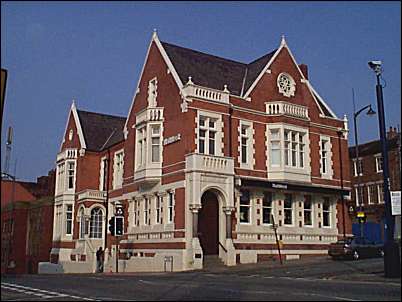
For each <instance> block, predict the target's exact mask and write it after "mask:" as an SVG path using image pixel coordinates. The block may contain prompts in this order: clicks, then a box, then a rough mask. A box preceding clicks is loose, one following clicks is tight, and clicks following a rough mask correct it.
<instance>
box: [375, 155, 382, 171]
mask: <svg viewBox="0 0 402 302" xmlns="http://www.w3.org/2000/svg"><path fill="white" fill-rule="evenodd" d="M375 168H376V172H377V173H380V172H382V155H377V156H376V157H375Z"/></svg>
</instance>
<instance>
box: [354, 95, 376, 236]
mask: <svg viewBox="0 0 402 302" xmlns="http://www.w3.org/2000/svg"><path fill="white" fill-rule="evenodd" d="M366 109H368V110H367V112H366V114H367V115H369V116H371V115H374V114H375V111H374V110H373V109H372V108H371V104H369V105H366V106H364V107H363V108H361V109H360V110H359V111H357V112H353V125H354V129H355V156H356V173H357V185H356V188H357V191H356V199H357V200H359V205H358V206H359V207H358V208H359V211H362V210H363V206H362V205H363V198H362V197H363V196H360V174H361V166H360V159H359V143H358V138H357V116H358V115H359V114H360V113H362V112H363V111H364V110H366ZM353 110H355V108H354V93H353ZM360 199H362V200H360ZM359 223H360V237H363V224H362V223H361V221H360V220H359Z"/></svg>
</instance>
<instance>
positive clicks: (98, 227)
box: [89, 207, 103, 239]
mask: <svg viewBox="0 0 402 302" xmlns="http://www.w3.org/2000/svg"><path fill="white" fill-rule="evenodd" d="M102 230H103V212H102V209H101V208H99V207H97V208H94V209H92V211H91V220H90V223H89V238H92V239H100V238H102V233H103V232H102Z"/></svg>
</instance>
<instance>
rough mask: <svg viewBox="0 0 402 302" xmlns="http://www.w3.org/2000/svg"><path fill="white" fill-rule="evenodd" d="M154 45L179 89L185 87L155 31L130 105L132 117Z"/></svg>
mask: <svg viewBox="0 0 402 302" xmlns="http://www.w3.org/2000/svg"><path fill="white" fill-rule="evenodd" d="M152 43H155V45H156V47H157V49H158V51H159V52H160V54H161V56H162V58H163V60H164V61H165V63H166V65H167V66H168V69H169V70H170V72H171V73H172V76H173V78H174V80H175V82H176V84H177V86H178V87H179V89H180V90H181V89H182V88H183V86H184V85H183V83H182V81H181V80H180V77H179V75H178V74H177V71H176V70H175V68H174V67H173V64H172V62H171V61H170V59H169V56H168V55H167V53H166V51H165V49H164V48H163V46H162V43H161V41H160V40H159V37H158V33H157V30H156V29H154V31H153V33H152V37H151V41H150V42H149V45H148V50H147V54H146V56H145V60H144V64H143V65H142V70H141V73H140V76H139V78H138V82H137V87H136V89H135V90H134V91H135V92H134V95H133V98H132V100H131V105H130V109H129V110H128V115H130V113H131V110H132V109H133V106H134V101H135V96H136V95H137V93H138V91H139V87H140V83H141V79H142V75H143V74H144V70H145V65H146V64H147V61H148V56H149V52H150V50H151V46H152ZM128 120H129V119H128V118H127V120H126V123H125V125H124V128H123V132H124V139H126V138H127V134H128V129H127V123H128Z"/></svg>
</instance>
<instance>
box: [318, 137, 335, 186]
mask: <svg viewBox="0 0 402 302" xmlns="http://www.w3.org/2000/svg"><path fill="white" fill-rule="evenodd" d="M323 140H326V141H327V144H328V150H327V165H328V167H327V171H326V173H323V171H322V158H321V155H322V149H321V145H322V141H323ZM319 152H320V153H319V155H320V174H321V177H322V178H325V179H332V178H333V176H334V170H333V168H332V167H333V164H334V163H333V157H332V143H331V138H330V137H329V136H327V135H320V140H319Z"/></svg>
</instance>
